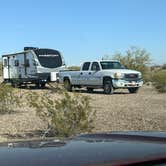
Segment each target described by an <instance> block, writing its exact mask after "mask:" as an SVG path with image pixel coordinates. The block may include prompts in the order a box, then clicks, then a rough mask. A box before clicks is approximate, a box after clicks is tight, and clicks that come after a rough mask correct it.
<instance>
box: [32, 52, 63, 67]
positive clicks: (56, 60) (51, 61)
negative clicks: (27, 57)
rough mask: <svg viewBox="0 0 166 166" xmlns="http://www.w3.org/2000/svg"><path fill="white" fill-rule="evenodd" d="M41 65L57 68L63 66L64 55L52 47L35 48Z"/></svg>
mask: <svg viewBox="0 0 166 166" xmlns="http://www.w3.org/2000/svg"><path fill="white" fill-rule="evenodd" d="M34 52H35V53H36V55H37V57H38V59H39V62H40V64H41V66H43V67H46V68H57V67H61V66H62V57H61V55H60V53H59V51H56V50H52V49H37V50H34Z"/></svg>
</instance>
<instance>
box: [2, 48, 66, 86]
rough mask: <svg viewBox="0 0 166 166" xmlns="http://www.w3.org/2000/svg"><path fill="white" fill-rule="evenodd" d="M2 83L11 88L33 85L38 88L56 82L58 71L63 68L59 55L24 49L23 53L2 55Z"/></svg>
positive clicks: (51, 52) (52, 52)
mask: <svg viewBox="0 0 166 166" xmlns="http://www.w3.org/2000/svg"><path fill="white" fill-rule="evenodd" d="M2 61H3V79H4V82H11V83H12V85H13V86H16V85H22V84H25V83H35V84H36V86H38V87H45V84H46V83H48V82H51V81H57V80H58V72H59V70H63V69H64V68H65V62H64V59H63V57H62V55H61V53H60V52H59V51H57V50H53V49H46V48H34V47H25V48H24V51H22V52H18V53H13V54H7V55H2Z"/></svg>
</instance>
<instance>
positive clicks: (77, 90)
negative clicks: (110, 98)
mask: <svg viewBox="0 0 166 166" xmlns="http://www.w3.org/2000/svg"><path fill="white" fill-rule="evenodd" d="M73 92H76V93H84V94H91V95H95V94H100V95H106V94H105V93H104V92H103V91H102V90H101V91H99V90H97V91H93V92H88V91H87V90H85V89H74V90H73ZM125 94H130V93H129V92H124V91H118V92H116V91H115V92H114V94H113V95H125ZM109 95H110V94H109Z"/></svg>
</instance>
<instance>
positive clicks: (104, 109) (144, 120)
mask: <svg viewBox="0 0 166 166" xmlns="http://www.w3.org/2000/svg"><path fill="white" fill-rule="evenodd" d="M48 90H49V87H47V88H46V89H43V90H38V89H33V88H32V89H26V88H25V89H18V91H19V93H20V94H24V93H26V92H27V91H36V92H38V93H41V92H42V93H44V92H46V91H48ZM70 93H72V92H70ZM76 93H80V94H81V95H87V96H89V97H90V105H91V106H92V109H94V110H96V117H95V118H94V119H95V120H94V129H93V132H94V133H96V132H111V131H130V130H132V131H136V130H146V131H166V93H158V92H157V91H156V90H155V89H154V88H153V86H147V85H144V86H143V87H142V88H141V89H140V90H139V92H138V93H136V94H129V93H128V91H127V90H117V91H115V93H114V94H113V95H105V94H103V92H102V91H101V90H97V91H94V92H93V93H88V92H87V91H86V90H81V91H76ZM54 95H55V97H56V95H58V94H56V93H54ZM46 127H47V125H46V123H45V122H43V121H42V120H41V119H40V118H39V117H38V116H37V115H36V112H35V110H33V109H31V108H28V107H24V108H20V109H19V110H18V111H17V112H13V113H11V114H2V115H0V140H1V141H2V140H4V139H6V138H12V137H13V138H15V137H16V138H17V137H20V138H24V137H33V136H35V135H40V134H41V133H42V132H43V131H44V130H46Z"/></svg>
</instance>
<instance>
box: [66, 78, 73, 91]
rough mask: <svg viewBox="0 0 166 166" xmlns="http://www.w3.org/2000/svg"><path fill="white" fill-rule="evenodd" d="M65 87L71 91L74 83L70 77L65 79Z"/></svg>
mask: <svg viewBox="0 0 166 166" xmlns="http://www.w3.org/2000/svg"><path fill="white" fill-rule="evenodd" d="M64 88H65V89H66V90H67V91H69V92H71V91H72V85H71V83H70V81H69V80H68V79H65V80H64Z"/></svg>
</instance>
